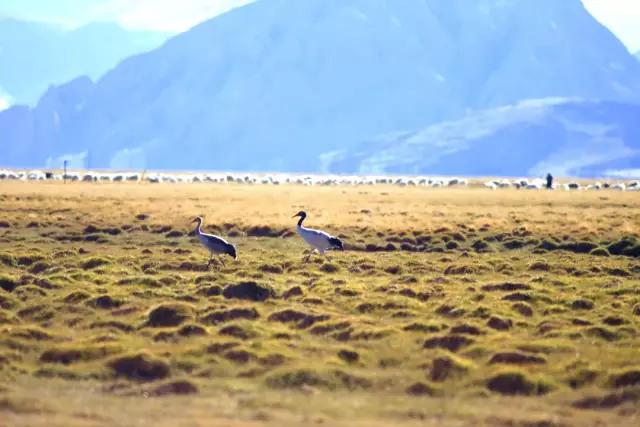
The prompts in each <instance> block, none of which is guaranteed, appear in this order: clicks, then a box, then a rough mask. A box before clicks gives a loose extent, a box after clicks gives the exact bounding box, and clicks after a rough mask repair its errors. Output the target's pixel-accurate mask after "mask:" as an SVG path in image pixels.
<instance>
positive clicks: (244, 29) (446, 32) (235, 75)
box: [0, 0, 640, 171]
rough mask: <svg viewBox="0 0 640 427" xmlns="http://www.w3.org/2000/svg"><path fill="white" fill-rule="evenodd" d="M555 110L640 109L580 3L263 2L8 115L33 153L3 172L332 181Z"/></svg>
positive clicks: (13, 159) (623, 71) (613, 44)
mask: <svg viewBox="0 0 640 427" xmlns="http://www.w3.org/2000/svg"><path fill="white" fill-rule="evenodd" d="M547 97H564V98H568V97H578V98H581V99H602V100H608V101H615V102H622V103H625V102H638V101H640V64H639V63H638V61H636V60H635V59H634V58H633V57H632V56H631V55H630V54H629V53H628V51H627V50H626V48H625V47H624V46H623V45H622V43H620V41H618V39H616V38H615V37H614V36H613V35H612V34H611V32H609V31H608V30H607V29H606V28H604V27H603V26H602V25H600V24H599V23H598V22H597V21H596V20H595V19H594V18H593V17H592V16H591V15H590V14H589V13H588V12H587V11H586V10H585V8H584V7H583V5H582V2H581V1H580V0H563V1H557V0H476V1H474V2H462V1H458V2H444V1H441V0H258V1H256V2H255V3H252V4H250V5H247V6H244V7H240V8H237V9H234V10H233V11H231V12H229V13H226V14H224V15H220V16H218V17H216V18H213V19H211V20H210V21H207V22H205V23H203V24H201V25H199V26H197V27H195V28H193V29H192V30H190V31H188V32H186V33H183V34H180V35H178V36H176V37H174V38H172V39H170V40H169V41H168V42H167V43H165V44H164V45H163V46H162V47H160V48H158V49H156V50H153V51H151V52H149V53H146V54H142V55H137V56H134V57H132V58H129V59H127V60H125V61H123V62H122V63H120V65H119V66H118V67H116V68H115V69H113V70H111V71H110V72H108V73H107V74H106V75H104V76H103V77H102V78H101V79H99V80H98V81H97V82H96V83H95V84H90V83H89V82H87V81H74V82H71V83H69V84H68V85H62V86H60V87H56V88H51V89H50V90H49V91H48V92H47V93H46V94H45V95H44V97H43V98H42V99H41V101H40V102H39V104H38V105H37V106H36V107H35V108H33V109H26V110H25V109H18V110H15V111H12V110H8V111H6V112H5V113H2V114H0V134H4V135H11V136H10V139H9V141H10V144H13V145H16V146H20V148H19V149H15V150H13V151H12V153H13V154H12V155H11V156H10V157H7V158H5V159H0V163H3V164H10V165H42V164H45V162H46V161H47V160H48V159H49V160H50V161H53V163H52V164H55V163H56V161H58V160H57V159H59V158H60V156H63V155H72V154H80V153H89V156H88V157H89V158H90V164H91V166H92V167H119V168H121V167H140V168H143V167H150V168H161V169H219V170H281V171H319V170H323V169H324V168H325V167H326V163H327V162H328V161H329V160H331V156H323V154H324V153H330V152H333V151H336V150H344V149H347V150H348V149H350V148H352V147H354V146H356V145H357V143H358V142H361V141H364V140H367V139H369V138H370V137H371V136H373V135H378V134H383V133H389V132H394V131H398V130H403V129H420V128H423V127H425V126H428V125H431V124H435V123H438V122H443V121H451V120H455V119H459V118H460V117H464V116H465V114H468V113H469V112H472V111H479V110H484V109H490V108H496V107H499V106H504V105H510V104H514V103H516V102H518V101H521V100H524V99H532V98H547ZM0 155H1V156H5V155H6V154H5V153H2V154H0Z"/></svg>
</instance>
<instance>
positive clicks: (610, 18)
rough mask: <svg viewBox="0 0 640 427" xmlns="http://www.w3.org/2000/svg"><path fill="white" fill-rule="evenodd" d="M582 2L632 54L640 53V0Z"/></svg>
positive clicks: (594, 0)
mask: <svg viewBox="0 0 640 427" xmlns="http://www.w3.org/2000/svg"><path fill="white" fill-rule="evenodd" d="M560 1H562V0H560ZM582 2H583V3H584V5H585V6H586V8H587V9H588V10H589V12H591V14H592V15H593V16H594V17H595V18H596V19H597V20H598V21H600V22H601V23H602V24H604V25H606V26H607V27H609V29H610V30H611V31H612V32H614V33H615V34H616V36H618V38H619V39H620V40H621V41H622V42H623V43H624V44H625V45H627V47H628V48H629V50H630V51H631V52H637V51H640V1H639V0H582Z"/></svg>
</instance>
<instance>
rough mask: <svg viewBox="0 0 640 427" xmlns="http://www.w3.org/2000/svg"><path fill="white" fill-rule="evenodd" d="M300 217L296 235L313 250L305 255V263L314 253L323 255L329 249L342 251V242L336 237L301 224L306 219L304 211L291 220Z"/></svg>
mask: <svg viewBox="0 0 640 427" xmlns="http://www.w3.org/2000/svg"><path fill="white" fill-rule="evenodd" d="M296 217H300V220H299V221H298V234H299V235H300V237H302V238H303V239H304V241H305V242H307V244H308V245H309V246H311V247H312V248H313V250H312V251H311V252H310V253H309V255H307V257H306V258H305V261H309V258H310V257H311V255H312V254H313V253H314V252H319V253H320V254H322V255H324V253H325V251H328V250H331V249H338V250H341V251H343V250H344V246H343V245H342V241H341V240H340V239H338V238H337V237H333V236H332V235H330V234H328V233H325V232H324V231H320V230H313V229H311V228H307V227H305V226H304V225H302V223H303V222H304V220H305V219H306V218H307V213H306V212H304V211H300V212H298V213H297V214H295V215H294V216H293V218H296Z"/></svg>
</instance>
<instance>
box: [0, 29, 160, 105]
mask: <svg viewBox="0 0 640 427" xmlns="http://www.w3.org/2000/svg"><path fill="white" fill-rule="evenodd" d="M167 38H168V35H167V34H162V33H154V32H143V31H128V30H125V29H123V28H121V27H119V26H118V25H116V24H111V23H92V24H88V25H86V26H83V27H80V28H77V29H75V30H67V29H65V28H62V27H57V26H53V25H49V24H44V23H36V22H25V21H17V20H13V19H0V64H2V66H1V67H0V97H4V99H5V103H6V104H9V102H10V101H11V102H12V103H15V104H31V105H32V104H35V103H36V102H37V100H38V98H39V97H40V96H41V95H42V94H43V93H44V91H45V90H46V89H47V87H48V86H49V85H51V84H61V83H64V82H66V81H68V80H70V79H73V78H75V77H77V76H79V75H88V76H89V77H91V78H92V79H97V78H98V77H100V76H101V75H102V74H104V73H105V72H106V71H107V70H109V69H111V68H113V67H115V66H116V65H117V64H118V62H119V61H120V60H122V59H124V58H126V57H128V56H131V55H132V54H135V53H140V52H144V51H149V50H151V49H154V48H156V47H158V46H160V44H161V43H162V42H163V41H165V40H166V39H167ZM0 102H2V101H0Z"/></svg>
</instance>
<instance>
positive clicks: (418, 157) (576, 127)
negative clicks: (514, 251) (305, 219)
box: [329, 99, 640, 177]
mask: <svg viewBox="0 0 640 427" xmlns="http://www.w3.org/2000/svg"><path fill="white" fill-rule="evenodd" d="M638 119H640V105H630V104H621V103H616V102H610V101H583V100H579V99H541V100H530V101H524V102H521V103H518V104H516V105H513V106H509V107H501V108H497V109H491V110H486V111H480V112H476V113H473V114H470V115H468V116H467V117H465V118H463V119H460V120H457V121H453V122H447V123H439V124H435V125H432V126H429V127H426V128H424V129H420V130H416V131H411V132H399V133H395V134H389V135H382V136H379V137H377V138H374V139H372V140H370V141H366V142H364V143H362V144H361V145H360V146H359V147H358V148H356V149H353V150H348V151H342V152H335V153H332V154H331V156H330V163H329V168H330V170H331V171H332V172H339V173H354V172H357V173H364V174H385V173H412V174H428V173H430V174H444V175H446V174H451V173H452V171H453V173H455V174H461V175H467V176H483V175H484V176H519V175H531V176H543V175H544V174H546V173H547V172H551V173H553V174H554V175H558V176H583V177H600V176H602V175H603V174H604V172H605V171H608V170H615V171H619V172H621V171H624V170H636V171H637V170H639V169H640V124H639V123H638Z"/></svg>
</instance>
